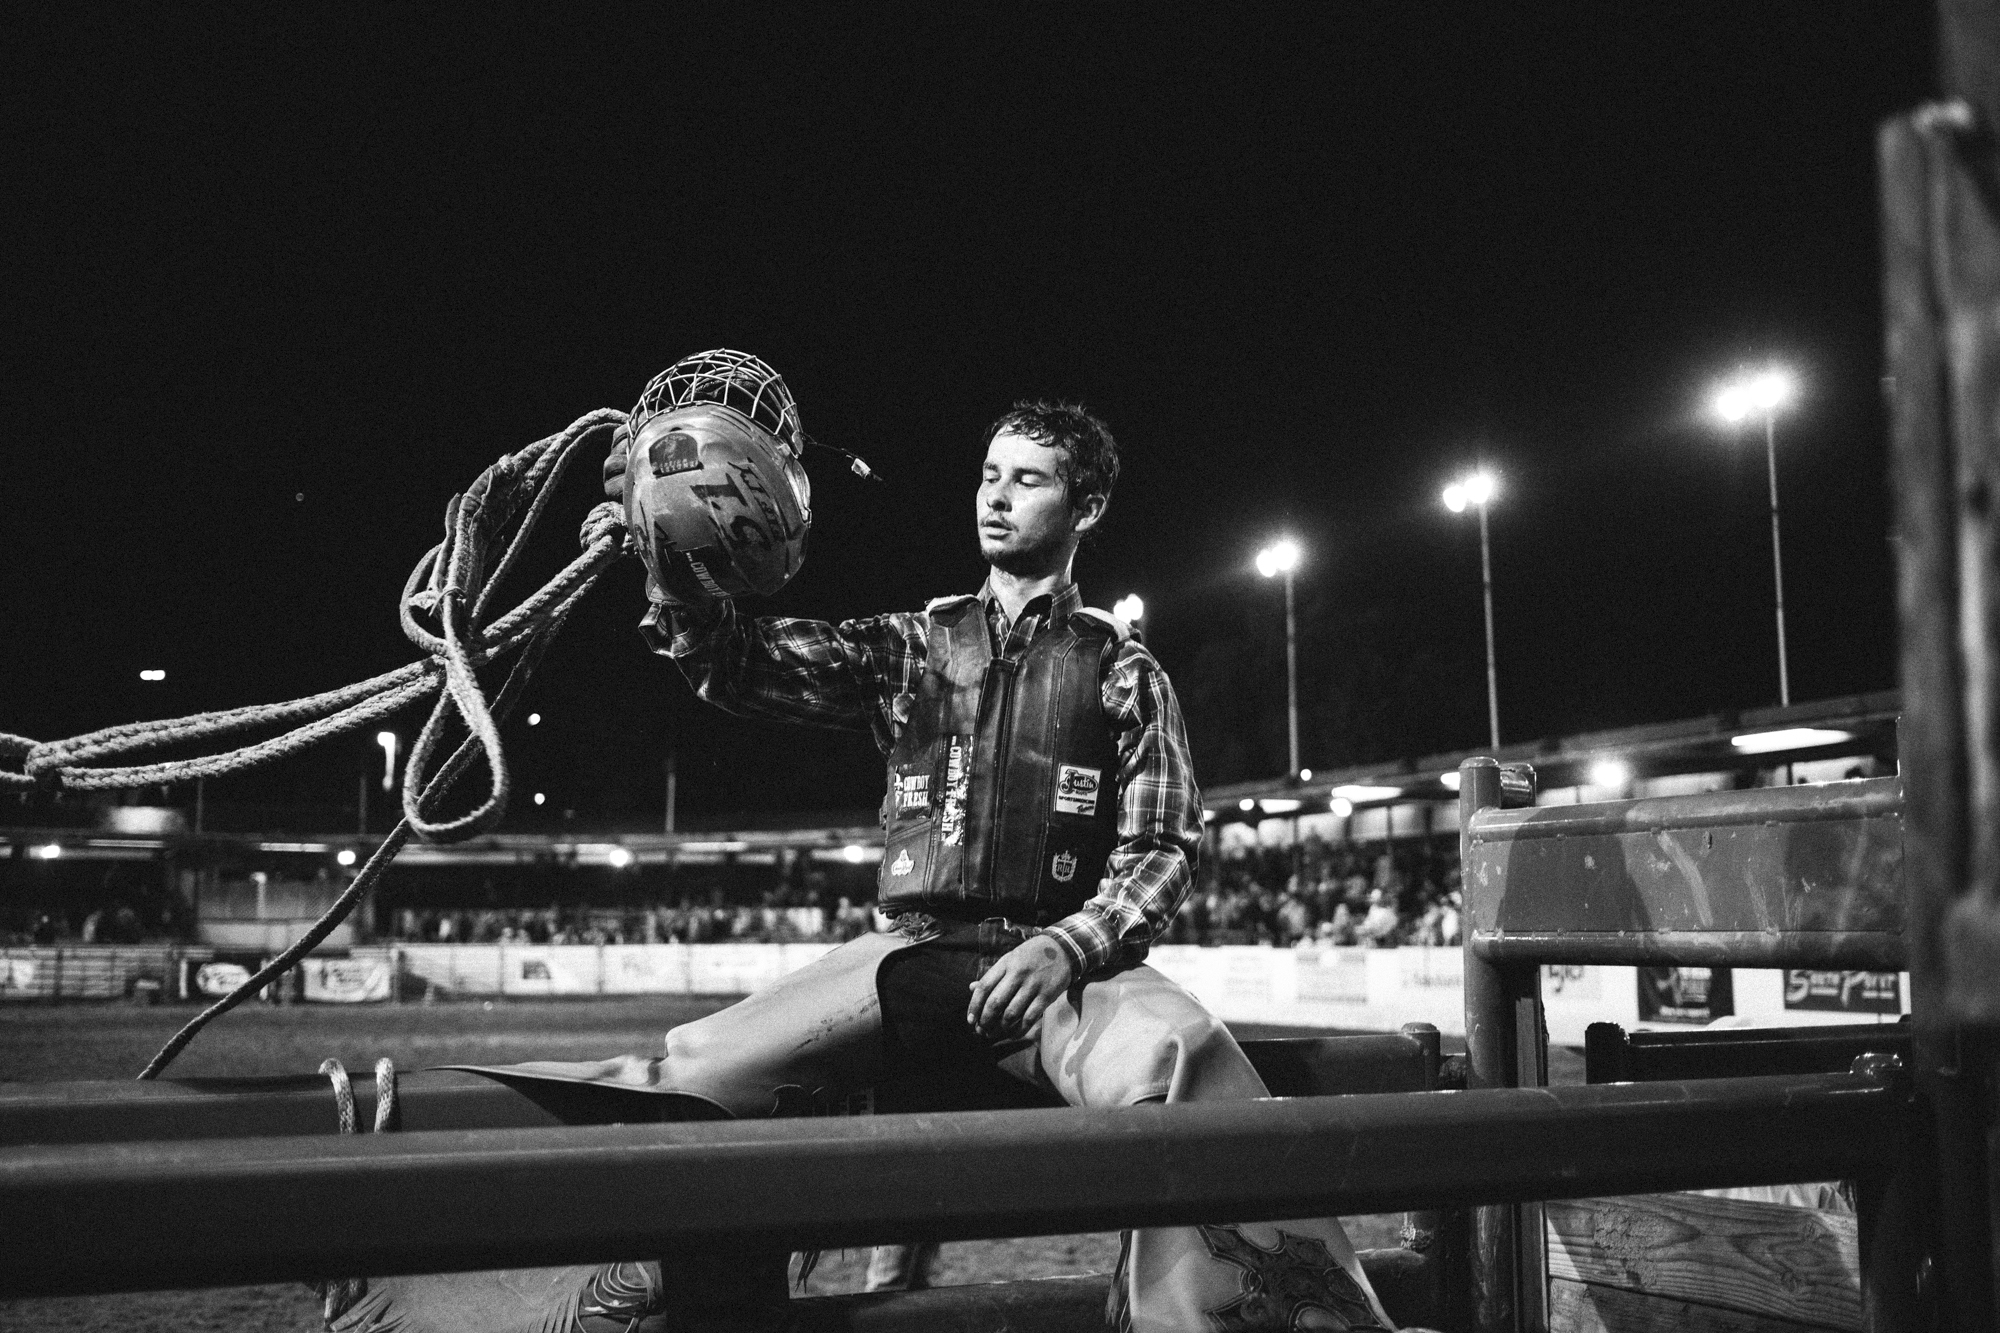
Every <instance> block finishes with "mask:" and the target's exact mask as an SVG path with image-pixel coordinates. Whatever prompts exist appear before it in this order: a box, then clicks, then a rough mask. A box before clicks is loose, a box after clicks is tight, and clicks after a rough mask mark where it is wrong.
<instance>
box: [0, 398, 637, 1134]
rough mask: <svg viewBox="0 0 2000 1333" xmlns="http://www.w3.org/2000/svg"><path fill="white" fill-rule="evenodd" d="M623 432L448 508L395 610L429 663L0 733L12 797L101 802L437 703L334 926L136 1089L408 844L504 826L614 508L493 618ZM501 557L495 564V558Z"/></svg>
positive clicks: (250, 763) (348, 1095) (535, 451)
mask: <svg viewBox="0 0 2000 1333" xmlns="http://www.w3.org/2000/svg"><path fill="white" fill-rule="evenodd" d="M625 420H626V414H625V413H624V412H620V411H618V410H616V409H614V408H608V407H607V408H599V409H597V410H596V411H594V412H589V413H586V414H584V415H583V416H581V417H578V418H577V419H576V420H575V421H573V422H571V423H570V424H569V425H568V426H567V427H565V428H564V429H563V430H561V431H559V432H557V433H556V434H554V435H551V436H549V437H547V438H546V439H542V440H538V441H536V442H535V443H534V444H531V445H529V446H528V447H527V448H525V449H522V450H519V451H517V452H515V453H512V454H503V455H502V456H501V457H500V458H499V460H498V461H496V462H495V463H493V464H492V465H491V466H490V467H487V468H486V469H484V470H483V471H481V472H480V474H479V476H478V477H476V478H474V480H473V482H472V485H471V486H469V487H467V488H466V489H465V490H464V491H463V492H461V493H460V494H458V495H455V496H453V497H452V498H451V502H450V503H449V504H448V505H446V506H445V532H444V540H442V541H440V542H439V543H438V544H437V545H435V546H433V547H431V548H430V549H429V550H428V551H426V552H424V554H423V555H422V556H420V557H419V558H418V559H417V563H416V564H415V566H414V567H412V568H411V570H410V575H409V577H408V578H407V579H405V580H404V583H403V591H402V595H401V597H400V598H399V599H398V603H397V615H398V618H399V620H400V621H401V623H402V627H403V633H404V635H405V636H406V637H407V638H408V639H409V640H410V642H411V643H412V644H413V645H414V646H415V647H416V648H417V650H418V651H419V652H420V653H422V654H423V658H422V659H421V660H419V661H416V662H411V663H409V664H407V665H405V666H402V667H398V668H397V669H396V670H394V671H389V672H385V673H383V674H382V675H379V676H375V677H373V678H372V679H369V680H364V681H359V682H357V683H355V684H353V685H346V686H342V687H341V688H339V689H336V690H328V691H326V692H324V693H321V694H315V695H310V696H308V697H306V698H303V699H293V700H289V701H287V702H284V703H276V704H257V705H252V706H250V707H247V708H232V709H226V710H223V711H220V712H211V713H196V714H193V715H191V716H188V717H178V718H165V719H161V720H158V721H153V722H128V723H124V724H121V725H119V726H115V727H105V728H102V729H100V730H98V731H93V732H88V733H86V734H84V735H81V736H71V737H68V738H67V739H64V740H59V741H47V742H36V741H34V740H31V739H30V738H28V737H26V736H16V735H12V734H10V733H6V732H0V761H16V760H18V761H19V762H20V765H21V770H20V771H19V772H14V771H12V770H9V769H4V768H0V790H29V789H33V788H36V787H38V786H39V787H48V788H54V789H59V790H60V789H71V790H80V791H88V790H100V791H101V790H106V789H120V788H131V787H140V786H151V785H154V784H169V783H174V782H184V781H187V780H188V779H191V778H209V777H221V776H223V775H224V774H228V773H240V772H243V771H244V770H246V769H250V768H255V767H257V766H259V765H262V764H267V763H271V762H273V761H275V760H278V759H281V758H284V757H286V756H288V755H292V754H296V753H298V752H299V751H301V750H304V749H306V748H307V747H309V746H312V745H315V744H317V743H319V742H320V741H323V740H327V739H330V738H332V737H334V736H338V735H343V734H345V733H347V732H351V731H359V730H363V729H366V728H370V727H373V726H375V725H376V724H377V723H378V722H381V721H383V720H385V719H387V718H388V717H390V716H391V715H393V714H395V713H399V712H401V711H403V710H404V709H406V708H409V707H412V706H414V705H416V704H419V703H423V702H425V701H426V700H428V701H430V704H431V711H430V716H429V717H428V718H427V719H426V720H425V722H424V725H423V729H422V730H421V731H420V732H419V733H418V736H417V741H416V744H415V745H414V746H412V747H411V752H410V759H409V763H408V764H407V765H406V766H405V767H404V770H403V790H402V805H403V818H402V819H401V821H399V822H398V823H397V825H396V827H395V828H394V829H393V830H391V831H390V833H389V836H388V837H387V838H385V839H384V840H383V841H382V843H381V845H380V846H378V847H377V848H376V849H375V853H374V855H372V856H370V857H369V858H368V862H367V864H366V865H364V866H363V867H362V868H361V870H360V872H359V873H357V874H356V875H355V877H354V879H353V881H352V882H351V883H349V884H348V886H347V888H346V889H345V890H344V891H343V892H342V893H341V895H340V896H339V897H338V898H336V899H335V900H334V903H333V905H332V906H331V907H329V908H328V909H327V911H326V914H325V915H323V916H322V917H321V918H320V919H319V920H318V921H316V922H314V923H313V925H312V926H311V928H310V929H308V930H307V931H306V932H305V934H303V935H301V936H300V937H299V939H298V940H297V941H295V942H294V943H293V944H292V945H291V946H290V947H288V948H287V949H285V950H284V951H283V952H282V953H280V954H279V955H278V956H277V957H276V958H274V959H272V960H271V961H270V962H269V963H267V964H265V965H264V966H263V967H261V968H259V969H258V970H257V972H256V974H255V975H254V976H252V977H251V978H250V979H249V980H247V981H245V982H244V983H243V984H242V985H241V986H238V987H237V988H236V989H235V990H234V991H232V992H230V993H229V994H228V995H225V996H223V997H222V998H221V999H219V1000H217V1001H216V1002H215V1003H214V1004H212V1005H210V1006H209V1007H208V1008H207V1009H205V1010H203V1011H202V1012H201V1013H200V1014H197V1015H196V1016H195V1017H194V1018H193V1019H192V1020H190V1021H189V1023H188V1024H187V1025H186V1026H185V1027H183V1028H182V1029H181V1030H180V1031H179V1032H177V1033H175V1034H174V1036H173V1038H172V1039H171V1040H170V1041H168V1042H167V1044H166V1045H165V1046H163V1047H161V1048H160V1051H159V1054H157V1055H155V1056H154V1057H153V1059H152V1060H151V1062H149V1063H148V1064H147V1066H146V1068H145V1069H144V1070H143V1071H142V1072H141V1073H140V1075H139V1077H140V1078H142V1079H150V1078H156V1077H158V1076H159V1074H160V1071H161V1070H163V1069H165V1068H166V1066H167V1065H168V1064H169V1063H170V1062H172V1060H173V1059H174V1057H175V1056H177V1055H178V1054H180V1052H181V1051H182V1050H184V1049H185V1048H186V1047H187V1044H188V1043H189V1042H190V1041H192V1040H193V1039H194V1036H195V1034H196V1033H197V1032H199V1031H200V1030H201V1029H202V1028H203V1027H204V1026H206V1025H207V1024H208V1023H209V1022H210V1021H211V1020H213V1019H215V1018H217V1017H219V1016H221V1015H222V1014H224V1013H227V1012H228V1011H229V1010H231V1009H233V1008H235V1007H236V1006H237V1005H239V1004H241V1003H242V1002H243V1000H244V998H245V997H247V996H249V995H253V994H255V993H256V992H257V991H258V990H260V989H262V988H263V987H264V986H266V985H269V984H270V983H271V982H272V981H273V980H275V979H276V978H277V977H279V976H281V975H283V974H284V973H285V972H286V971H287V970H289V969H290V968H291V967H293V966H294V965H295V964H296V963H297V962H298V961H299V959H301V958H303V957H305V955H306V954H307V953H309V952H310V951H311V950H312V949H314V948H315V947H317V946H318V945H319V943H320V942H321V941H322V940H324V939H325V938H326V937H327V936H328V935H329V934H331V933H332V931H333V929H334V927H335V926H337V925H339V924H340V922H341V921H342V920H344V919H345V918H346V916H347V914H348V913H349V912H351V911H352V910H353V909H354V905H355V903H357V902H359V901H360V900H361V898H362V896H363V895H364V894H366V893H367V891H368V890H369V889H370V888H371V887H373V885H374V884H375V882H376V881H377V880H378V879H380V878H381V875H382V871H383V869H384V868H385V867H386V866H387V865H388V863H389V862H390V861H391V860H393V859H394V858H395V856H396V853H397V852H399V851H401V850H402V848H403V845H404V844H405V843H406V842H407V841H408V840H409V837H410V835H411V834H412V833H415V834H416V835H417V836H419V837H421V838H424V839H426V840H428V841H432V842H453V841H459V840H462V839H465V838H471V837H476V836H478V835H479V834H481V833H484V832H486V831H487V830H489V829H491V828H492V827H493V826H494V825H496V824H498V823H499V822H500V820H501V818H502V817H503V816H504V815H505V814H506V812H507V797H508V792H509V790H510V783H509V779H508V773H507V761H506V755H505V753H504V752H503V750H502V748H501V742H500V724H501V722H502V721H504V720H505V719H506V717H507V716H508V714H509V713H510V712H511V711H512V709H513V706H514V705H515V704H516V703H518V702H519V700H520V697H521V693H522V691H523V690H524V689H525V688H526V685H527V682H528V679H529V677H530V676H532V675H533V674H534V670H535V668H536V666H538V665H539V664H540V662H541V660H542V657H543V656H544V655H545V654H546V652H547V651H548V646H549V643H550V642H551V641H552V640H553V638H554V637H555V635H556V634H557V633H558V632H559V631H560V630H561V628H562V626H563V623H564V622H565V621H566V620H568V618H569V615H570V613H571V612H572V611H573V610H575V608H576V604H577V602H578V601H579V600H580V599H581V598H582V597H583V596H584V594H585V593H587V592H589V591H590V589H591V588H592V587H593V586H594V585H595V584H596V582H597V580H598V578H599V577H600V576H602V575H603V573H604V571H605V570H606V569H608V568H610V567H611V565H612V564H614V563H615V562H616V561H618V560H620V559H622V558H623V557H624V555H625V554H626V545H627V544H626V541H625V532H624V529H625V523H624V514H623V512H622V511H621V510H620V509H619V508H618V507H617V506H615V505H610V504H599V505H597V506H596V507H595V508H593V509H592V510H591V512H590V517H589V518H588V519H587V520H586V522H585V524H584V530H583V536H584V542H583V545H584V549H583V553H582V554H581V555H579V556H578V557H577V558H576V559H574V560H572V561H571V562H570V563H569V564H568V565H567V566H565V567H564V568H563V569H562V570H561V572H559V573H558V574H556V576H555V577H554V578H552V579H550V580H549V581H548V582H546V583H544V584H543V585H542V586H541V587H540V588H538V589H536V590H535V591H533V592H531V593H530V594H528V596H527V597H525V598H523V599H522V600H521V602H520V603H518V604H517V605H515V606H514V607H512V608H510V609H508V610H506V611H505V612H501V613H498V614H495V613H494V611H493V609H492V608H493V607H494V605H495V600H494V599H495V595H496V594H497V593H498V591H499V590H500V588H501V586H502V585H503V584H505V583H506V581H507V578H508V575H509V574H511V573H512V572H513V569H514V566H515V564H516V563H517V562H518V561H519V560H520V558H521V555H522V553H523V552H524V551H525V550H526V549H527V546H528V542H529V539H530V538H531V537H532V536H533V534H534V531H535V527H536V525H537V524H538V523H540V521H541V519H542V516H543V514H544V512H545V511H546V510H547V508H548V505H549V501H550V499H551V497H553V496H554V494H555V491H556V483H557V482H558V481H560V480H561V478H562V475H563V473H564V471H565V470H566V469H567V468H568V467H569V465H570V462H571V460H572V459H574V457H575V456H576V453H577V450H578V448H579V447H580V446H581V445H582V444H583V442H584V441H585V440H587V439H589V438H590V437H591V436H592V435H594V434H596V433H597V432H598V431H601V430H612V431H616V430H618V429H619V428H622V427H623V426H624V425H625ZM517 518H518V520H519V521H518V522H516V519H517ZM510 524H512V525H513V535H512V536H511V537H508V538H507V540H506V542H505V545H504V547H502V546H501V538H502V536H503V534H505V533H506V532H507V530H508V527H509V525H510ZM496 548H497V549H498V550H499V557H498V559H497V560H496V559H494V558H493V557H494V553H495V550H496ZM508 657H512V658H513V659H514V662H513V665H512V666H511V667H509V669H508V673H507V677H506V680H505V682H504V683H503V684H502V686H501V689H500V693H499V695H498V697H497V698H495V699H493V700H492V701H491V702H489V701H488V699H487V694H486V686H485V685H484V683H483V682H481V680H480V678H479V672H480V670H481V669H482V668H485V667H488V666H491V665H492V664H494V663H496V662H498V661H500V660H501V659H503V658H508ZM273 726H282V727H286V728H289V729H288V730H286V731H284V732H282V733H281V734H279V735H277V736H273V737H270V738H269V739H266V740H261V741H255V742H252V743H249V744H245V745H238V746H235V747H234V748H229V749H223V750H221V751H219V752H216V753H211V754H203V755H198V756H195V757H193V758H183V759H168V760H160V761H157V762H153V763H139V764H134V763H122V762H115V761H119V760H124V759H127V758H128V757H129V756H132V755H135V754H139V753H143V752H146V751H150V750H159V749H163V748H166V747H169V746H178V745H188V744H195V743H203V742H209V741H213V740H217V739H220V738H222V737H225V736H238V735H241V734H242V733H245V732H255V731H262V730H266V729H268V728H270V727H273ZM446 753H448V755H449V757H448V758H446V759H444V761H443V762H442V763H438V762H437V759H438V756H439V755H440V754H446ZM475 760H477V761H481V762H483V764H484V766H485V768H486V773H487V790H486V795H485V797H484V798H483V799H482V800H481V801H480V802H479V803H478V804H477V805H475V806H474V807H473V808H472V809H471V810H470V811H468V812H466V813H465V814H463V815H459V816H456V817H452V818H446V817H443V816H441V815H440V813H439V809H438V807H439V806H440V804H441V803H442V801H443V798H444V797H445V796H446V795H447V794H449V792H450V791H451V789H452V787H453V786H454V785H455V784H456V783H457V782H458V781H459V780H460V779H461V778H462V777H464V776H465V775H466V774H467V773H468V772H469V771H470V770H471V768H472V765H473V762H474V761H475ZM328 1066H331V1067H330V1068H329V1067H328ZM321 1072H323V1073H326V1074H327V1076H328V1077H329V1078H331V1079H333V1082H334V1089H335V1097H336V1100H337V1101H342V1100H344V1102H345V1105H346V1109H345V1110H344V1111H343V1113H342V1114H343V1115H344V1116H345V1117H347V1119H346V1120H344V1121H343V1124H346V1123H348V1121H351V1119H352V1115H353V1107H352V1100H353V1092H352V1089H351V1088H347V1086H346V1084H347V1075H346V1072H345V1071H344V1070H342V1069H341V1068H340V1066H339V1062H338V1061H328V1062H327V1065H326V1066H322V1068H321ZM377 1078H378V1082H379V1080H380V1079H381V1078H382V1072H381V1067H380V1066H378V1068H377ZM386 1086H387V1088H388V1092H387V1094H386V1095H387V1098H388V1100H387V1101H386V1103H384V1102H381V1101H378V1103H377V1115H378V1118H379V1117H381V1116H389V1117H391V1118H393V1117H394V1114H395V1074H394V1068H393V1066H391V1067H390V1069H389V1074H388V1082H387V1084H386ZM343 1089H346V1090H345V1091H344V1092H343ZM385 1105H386V1107H387V1110H384V1109H383V1107H384V1106H385Z"/></svg>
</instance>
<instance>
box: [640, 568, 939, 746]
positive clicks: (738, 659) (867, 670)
mask: <svg viewBox="0 0 2000 1333" xmlns="http://www.w3.org/2000/svg"><path fill="white" fill-rule="evenodd" d="M673 614H674V641H673V647H672V649H671V651H670V653H669V656H671V657H672V658H673V659H674V662H675V664H676V665H677V666H679V667H680V669H681V674H682V675H683V676H685V677H687V682H688V684H689V685H690V686H692V687H693V689H694V692H695V694H696V695H697V696H698V697H700V698H702V699H704V700H706V701H708V702H709V703H712V704H715V705H716V706H717V707H720V708H724V709H727V710H728V711H730V712H732V713H737V714H740V715H742V716H744V717H769V718H777V719H780V720H782V721H786V722H803V723H805V724H806V725H808V726H814V727H832V728H836V729H838V730H842V731H868V732H872V733H873V734H874V737H875V744H876V745H877V746H879V747H880V748H881V750H882V752H883V753H884V754H887V753H888V752H889V747H890V745H891V743H892V742H893V741H894V739H895V722H894V718H893V709H894V706H895V699H896V696H897V695H899V694H909V693H911V692H913V691H914V690H915V689H916V687H917V681H918V680H919V678H920V677H921V676H922V675H923V669H924V662H925V660H926V655H927V653H928V651H929V644H930V618H929V616H927V615H925V614H923V613H916V614H894V615H886V616H871V617H869V618H868V619H866V620H846V621H842V622H841V623H840V624H838V625H830V624H828V623H827V622H825V621H823V620H793V619H788V618H786V617H782V616H763V617H759V618H756V619H752V618H751V617H749V616H743V615H739V614H737V611H736V606H735V603H733V602H723V603H721V604H720V605H719V606H717V607H715V608H713V609H709V608H683V607H677V608H675V609H674V613H673Z"/></svg>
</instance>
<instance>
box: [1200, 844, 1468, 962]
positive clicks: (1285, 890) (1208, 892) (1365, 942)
mask: <svg viewBox="0 0 2000 1333" xmlns="http://www.w3.org/2000/svg"><path fill="white" fill-rule="evenodd" d="M1456 853H1457V848H1456V846H1455V845H1450V844H1444V843H1421V842H1413V843H1405V844H1401V845H1398V846H1395V847H1382V846H1374V847H1362V846H1357V845H1354V844H1337V845H1336V844H1329V843H1326V842H1324V841H1322V840H1321V839H1319V838H1316V837H1311V836H1308V837H1307V838H1306V839H1304V841H1303V843H1302V844H1301V845H1300V846H1299V847H1297V848H1296V849H1294V848H1290V847H1256V848H1243V847H1239V848H1236V849H1233V850H1232V851H1231V852H1229V853H1226V854H1225V855H1224V856H1223V858H1222V860H1221V863H1220V864H1219V865H1218V866H1217V867H1216V870H1215V873H1214V875H1213V876H1212V877H1211V879H1210V882H1209V883H1208V884H1207V885H1206V886H1204V887H1201V888H1198V889H1197V890H1196V891H1195V892H1194V893H1193V894H1191V895H1190V896H1189V898H1188V901H1187V903H1186V905H1185V906H1183V907H1182V909H1181V912H1180V915H1179V916H1178V917H1177V918H1176V919H1175V921H1174V925H1173V929H1172V931H1171V932H1170V934H1169V941H1170V942H1172V943H1183V944H1270V945H1277V946H1280V947H1289V946H1303V945H1311V944H1320V945H1361V946H1364V947H1369V948H1393V947H1394V946H1396V945H1399V944H1429V945H1450V944H1457V943H1459V941H1460V931H1461V929H1462V922H1461V918H1460V909H1461V907H1462V905H1463V900H1462V898H1461V896H1460V890H1459V879H1458V858H1457V854H1456Z"/></svg>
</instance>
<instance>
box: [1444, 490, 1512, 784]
mask: <svg viewBox="0 0 2000 1333" xmlns="http://www.w3.org/2000/svg"><path fill="white" fill-rule="evenodd" d="M1499 491H1500V483H1499V482H1498V481H1497V480H1496V479H1495V478H1494V476H1493V474H1492V473H1491V472H1489V471H1488V470H1486V469H1485V468H1481V469H1479V470H1478V471H1477V472H1470V473H1467V474H1466V475H1465V476H1463V477H1461V478H1459V479H1458V480H1457V481H1454V482H1453V483H1451V485H1449V486H1447V487H1445V488H1444V507H1445V508H1446V509H1449V510H1450V511H1451V512H1452V513H1454V514H1462V513H1464V512H1465V510H1466V506H1468V505H1470V506H1471V507H1472V508H1474V509H1477V510H1478V511H1479V582H1480V586H1481V588H1482V589H1483V590H1484V592H1485V595H1486V732H1487V739H1488V740H1489V741H1490V743H1491V744H1492V747H1493V748H1494V749H1496V750H1497V749H1499V748H1500V672H1499V670H1498V668H1497V667H1496V666H1495V664H1494V660H1493V545H1492V542H1491V541H1490V540H1489V539H1488V537H1487V532H1486V506H1487V505H1488V504H1490V503H1491V502H1492V500H1493V497H1494V496H1495V495H1497V494H1499Z"/></svg>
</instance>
